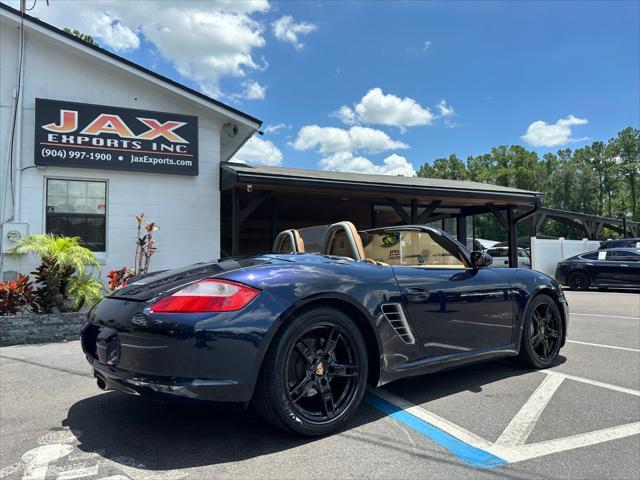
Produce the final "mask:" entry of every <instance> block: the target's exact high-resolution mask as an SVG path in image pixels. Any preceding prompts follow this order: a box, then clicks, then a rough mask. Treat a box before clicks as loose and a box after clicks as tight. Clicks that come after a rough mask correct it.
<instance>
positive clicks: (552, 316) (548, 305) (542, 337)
mask: <svg viewBox="0 0 640 480" xmlns="http://www.w3.org/2000/svg"><path fill="white" fill-rule="evenodd" d="M563 333H564V328H563V323H562V317H561V316H560V310H559V309H558V305H557V304H556V303H555V302H554V301H553V299H552V298H550V297H549V296H547V295H538V296H537V297H535V298H534V299H533V301H532V304H531V305H530V307H529V311H528V314H527V316H526V318H525V323H524V325H523V331H522V343H521V346H520V354H519V359H520V360H521V361H523V362H524V363H526V364H527V365H529V366H532V367H534V368H547V367H549V366H551V365H552V363H553V361H554V360H555V359H556V357H557V356H558V353H559V352H560V347H561V345H562V340H563Z"/></svg>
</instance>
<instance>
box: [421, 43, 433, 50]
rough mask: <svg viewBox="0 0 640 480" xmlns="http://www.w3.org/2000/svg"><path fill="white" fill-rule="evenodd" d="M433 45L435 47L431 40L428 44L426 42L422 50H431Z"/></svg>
mask: <svg viewBox="0 0 640 480" xmlns="http://www.w3.org/2000/svg"><path fill="white" fill-rule="evenodd" d="M431 45H433V42H432V41H431V40H427V41H426V42H424V45H423V46H422V50H425V51H426V50H429V49H430V48H431Z"/></svg>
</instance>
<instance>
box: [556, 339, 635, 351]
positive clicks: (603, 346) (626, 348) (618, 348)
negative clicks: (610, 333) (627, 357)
mask: <svg viewBox="0 0 640 480" xmlns="http://www.w3.org/2000/svg"><path fill="white" fill-rule="evenodd" d="M567 343H577V344H580V345H589V346H591V347H602V348H613V349H614V350H624V351H626V352H640V349H638V348H629V347H618V346H617V345H603V344H602V343H590V342H580V341H578V340H567Z"/></svg>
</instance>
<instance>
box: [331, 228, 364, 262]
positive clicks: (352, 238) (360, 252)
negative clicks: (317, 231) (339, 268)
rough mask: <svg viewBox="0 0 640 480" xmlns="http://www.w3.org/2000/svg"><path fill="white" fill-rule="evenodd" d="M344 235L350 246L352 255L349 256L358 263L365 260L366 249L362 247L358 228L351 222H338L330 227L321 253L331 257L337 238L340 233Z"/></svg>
mask: <svg viewBox="0 0 640 480" xmlns="http://www.w3.org/2000/svg"><path fill="white" fill-rule="evenodd" d="M340 232H342V233H344V235H345V237H346V240H347V244H348V245H349V250H350V251H351V255H348V256H349V257H350V258H353V259H354V260H356V261H360V260H363V259H364V258H365V256H364V247H363V246H362V239H361V238H360V234H359V233H358V230H356V227H355V225H354V224H353V223H351V222H347V221H344V222H338V223H334V224H333V225H330V226H329V229H328V230H327V233H326V234H325V237H324V239H323V241H322V249H321V253H322V254H323V255H331V254H332V252H333V242H334V241H335V240H336V236H337V234H338V233H340Z"/></svg>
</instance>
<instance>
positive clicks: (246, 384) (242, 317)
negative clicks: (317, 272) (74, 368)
mask: <svg viewBox="0 0 640 480" xmlns="http://www.w3.org/2000/svg"><path fill="white" fill-rule="evenodd" d="M284 310H285V305H284V304H283V303H282V302H281V301H280V300H278V299H277V298H275V297H273V296H272V295H270V294H268V293H265V292H262V293H261V294H260V295H259V296H258V297H256V298H255V299H254V301H253V302H252V303H251V304H249V305H248V306H247V307H246V308H245V309H243V310H241V311H239V312H226V313H218V314H179V315H178V314H153V313H151V312H149V310H148V304H146V303H144V302H135V301H128V300H120V299H113V298H106V299H104V300H103V301H102V302H100V303H99V304H98V305H97V306H96V308H94V309H93V310H92V311H91V312H90V314H89V322H88V323H87V324H86V325H85V328H83V330H82V336H81V338H82V348H83V351H84V353H85V355H86V357H87V360H88V362H89V363H90V364H91V366H92V367H93V369H94V375H95V376H96V378H98V379H100V380H102V381H104V383H105V387H106V388H107V389H113V390H119V391H122V392H125V393H130V394H136V395H143V396H155V397H157V396H173V397H186V398H192V399H200V400H212V401H220V402H241V403H248V402H249V401H250V400H251V397H252V395H253V390H254V387H255V384H256V381H257V378H258V373H259V371H260V366H261V364H262V358H263V356H264V353H265V351H266V348H267V346H268V344H269V342H270V340H271V337H272V336H273V334H274V331H275V322H276V321H277V320H278V318H280V317H281V314H282V312H283V311H284Z"/></svg>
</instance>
